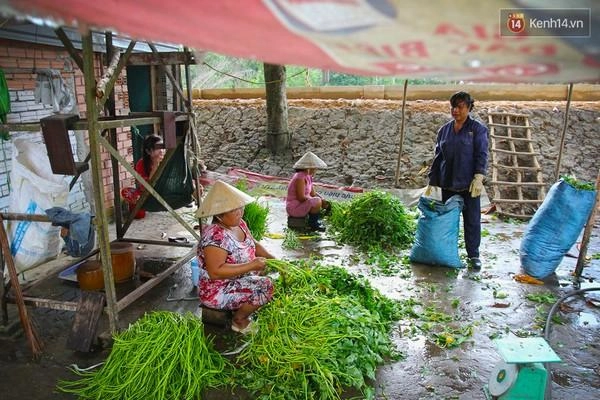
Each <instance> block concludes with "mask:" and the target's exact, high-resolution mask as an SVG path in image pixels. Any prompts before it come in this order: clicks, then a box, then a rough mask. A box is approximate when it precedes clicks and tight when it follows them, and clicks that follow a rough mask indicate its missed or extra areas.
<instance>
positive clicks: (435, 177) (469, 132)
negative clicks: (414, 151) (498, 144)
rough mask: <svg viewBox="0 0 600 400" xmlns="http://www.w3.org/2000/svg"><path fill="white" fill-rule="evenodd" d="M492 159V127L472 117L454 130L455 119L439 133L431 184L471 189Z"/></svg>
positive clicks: (461, 189)
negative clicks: (489, 156)
mask: <svg viewBox="0 0 600 400" xmlns="http://www.w3.org/2000/svg"><path fill="white" fill-rule="evenodd" d="M487 162H488V129H487V127H486V126H485V125H483V124H482V123H481V122H479V121H476V120H474V119H472V118H471V117H470V116H468V117H467V120H466V121H465V123H464V124H463V126H462V128H461V129H460V130H459V131H458V132H456V133H454V120H452V121H449V122H447V123H446V124H444V125H443V126H442V127H441V128H440V129H439V131H438V133H437V140H436V145H435V156H434V158H433V163H432V164H431V169H430V171H429V184H430V185H432V186H439V187H441V188H442V189H446V190H452V191H455V192H462V191H464V190H469V186H470V185H471V181H472V180H473V177H474V176H475V174H482V175H485V172H486V170H487Z"/></svg>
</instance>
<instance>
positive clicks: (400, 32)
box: [0, 0, 600, 83]
mask: <svg viewBox="0 0 600 400" xmlns="http://www.w3.org/2000/svg"><path fill="white" fill-rule="evenodd" d="M1 3H3V4H2V11H3V13H4V14H8V15H11V14H12V15H30V16H36V17H41V18H51V19H53V20H54V21H56V22H57V23H59V24H60V25H66V26H78V27H79V28H80V29H87V28H92V29H98V30H112V31H115V32H118V33H119V34H125V35H128V36H131V37H132V38H134V39H138V40H148V41H161V42H169V43H176V44H182V45H185V46H188V47H191V48H194V49H197V50H205V51H213V52H217V53H221V54H226V55H231V56H236V57H241V58H252V59H258V60H261V61H264V62H268V63H272V64H280V65H301V66H308V67H315V68H321V69H327V70H333V71H339V72H346V73H351V74H358V75H378V76H384V75H387V76H389V75H394V76H399V77H404V78H435V79H440V80H463V81H471V82H545V83H559V82H563V83H564V82H599V81H600V40H599V38H600V33H598V29H595V31H594V29H593V28H598V26H600V24H599V23H598V22H599V20H598V15H600V2H599V1H597V0H580V1H556V0H554V1H553V0H546V1H540V0H529V1H509V0H497V1H481V0H453V1H444V0H428V1H402V0H171V1H165V0H143V1H140V0H102V1H87V0H60V1H57V0H0V4H1ZM542 7H544V8H542ZM561 7H569V8H563V9H561Z"/></svg>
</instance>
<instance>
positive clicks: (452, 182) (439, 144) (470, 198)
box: [425, 92, 488, 270]
mask: <svg viewBox="0 0 600 400" xmlns="http://www.w3.org/2000/svg"><path fill="white" fill-rule="evenodd" d="M474 103H475V102H474V101H473V99H472V98H471V95H469V93H467V92H457V93H455V94H453V95H452V97H451V98H450V111H451V114H452V118H453V119H452V120H451V121H448V122H447V123H446V124H444V125H443V126H442V127H441V128H440V129H439V130H438V133H437V139H436V145H435V156H434V158H433V163H432V165H431V169H430V171H429V185H430V186H439V187H440V188H441V189H442V201H443V202H446V200H448V199H449V198H450V197H452V196H454V195H459V196H461V197H462V198H463V200H464V207H463V210H462V216H463V224H464V232H465V247H466V250H467V256H468V257H469V267H470V268H473V269H474V270H479V269H481V261H480V259H479V244H480V243H481V203H480V195H481V191H482V190H483V179H484V177H485V173H486V169H487V162H488V129H487V127H486V126H485V125H483V124H482V123H481V122H479V121H475V120H474V119H472V118H471V117H470V116H469V112H470V111H471V110H472V109H473V105H474ZM430 186H428V188H427V190H426V192H425V194H426V195H429V194H430V192H431V187H430Z"/></svg>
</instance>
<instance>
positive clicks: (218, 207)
mask: <svg viewBox="0 0 600 400" xmlns="http://www.w3.org/2000/svg"><path fill="white" fill-rule="evenodd" d="M255 200H256V199H255V198H254V197H252V196H249V195H247V194H246V193H244V192H242V191H241V190H239V189H236V188H234V187H233V186H231V185H229V184H227V183H225V182H223V181H216V182H215V183H214V185H212V187H211V188H210V190H209V191H208V193H207V194H206V197H205V198H204V199H203V200H202V204H200V207H199V208H198V211H196V216H197V217H200V218H203V217H210V216H211V215H219V214H223V213H226V212H228V211H231V210H235V209H236V208H240V207H244V206H245V205H246V204H249V203H252V202H253V201H255Z"/></svg>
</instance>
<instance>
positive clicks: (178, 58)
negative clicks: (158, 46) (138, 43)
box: [127, 51, 195, 66]
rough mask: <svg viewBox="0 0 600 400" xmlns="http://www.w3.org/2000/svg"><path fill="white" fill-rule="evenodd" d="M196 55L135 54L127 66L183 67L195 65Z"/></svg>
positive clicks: (173, 53)
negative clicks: (184, 65)
mask: <svg viewBox="0 0 600 400" xmlns="http://www.w3.org/2000/svg"><path fill="white" fill-rule="evenodd" d="M194 63H195V59H194V55H193V54H191V53H189V52H187V53H186V52H182V51H175V52H161V53H159V54H158V55H156V54H154V53H133V54H132V55H131V57H129V60H127V65H128V66H129V65H183V64H194Z"/></svg>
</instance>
